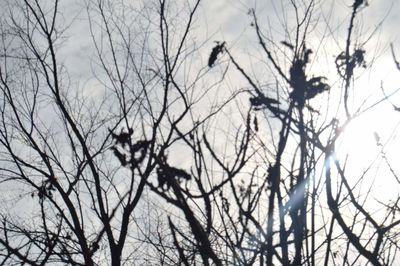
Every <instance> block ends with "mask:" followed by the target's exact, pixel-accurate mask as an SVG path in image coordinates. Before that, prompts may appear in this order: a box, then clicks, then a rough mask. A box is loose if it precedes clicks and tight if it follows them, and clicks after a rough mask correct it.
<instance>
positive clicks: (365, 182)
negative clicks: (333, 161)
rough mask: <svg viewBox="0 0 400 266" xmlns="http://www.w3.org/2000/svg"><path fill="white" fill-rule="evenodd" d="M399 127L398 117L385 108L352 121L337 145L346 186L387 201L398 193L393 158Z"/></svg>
mask: <svg viewBox="0 0 400 266" xmlns="http://www.w3.org/2000/svg"><path fill="white" fill-rule="evenodd" d="M399 127H400V116H399V114H398V113H396V112H393V108H392V107H391V106H390V107H389V108H388V106H386V107H383V108H382V109H380V110H372V111H370V112H367V113H365V114H362V115H360V116H359V117H356V118H354V119H352V121H351V122H350V123H349V124H348V126H347V127H346V128H345V129H344V131H343V132H342V136H341V137H340V138H339V140H338V142H337V146H336V152H337V158H338V159H339V161H340V162H341V164H342V165H344V167H345V170H346V179H347V181H348V182H349V184H350V185H354V186H357V187H360V188H361V187H362V189H360V190H359V191H360V192H361V193H365V194H366V193H368V195H370V196H371V197H373V198H374V199H376V200H384V199H385V200H390V199H392V198H393V197H394V196H396V197H397V195H398V194H399V193H400V189H399V181H398V177H397V176H396V175H395V173H399V171H400V167H398V166H397V165H398V163H397V160H398V158H397V157H395V154H396V152H398V147H400V138H398V137H397V135H396V132H398V129H399Z"/></svg>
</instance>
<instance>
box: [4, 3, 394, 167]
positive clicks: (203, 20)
mask: <svg viewBox="0 0 400 266" xmlns="http://www.w3.org/2000/svg"><path fill="white" fill-rule="evenodd" d="M51 2H52V0H49V3H51ZM126 2H129V1H127V0H126ZM288 2H289V1H280V0H203V2H202V4H201V6H200V10H199V13H198V17H197V18H196V21H195V23H196V24H195V25H196V27H197V28H196V30H197V31H198V32H199V33H200V34H199V35H200V37H199V38H198V39H199V41H200V42H202V41H203V40H202V38H203V39H204V40H206V43H205V44H204V46H203V47H201V50H200V52H201V53H202V57H203V61H204V62H206V60H207V57H208V55H209V52H210V51H211V48H212V47H213V46H214V45H215V43H214V41H226V42H227V46H228V47H229V49H230V50H231V51H233V53H234V54H235V56H236V57H237V58H239V59H240V60H242V62H243V64H244V65H245V66H247V67H249V68H251V67H252V64H253V63H254V65H255V66H259V65H260V61H262V60H263V59H264V58H263V57H261V56H262V55H260V53H259V46H258V41H257V39H256V35H255V33H254V28H253V27H252V26H251V22H252V19H251V17H250V16H249V14H248V11H249V10H250V9H252V8H254V9H255V12H256V14H257V16H258V18H259V21H260V25H262V26H264V27H265V28H266V29H270V32H269V33H270V34H271V36H272V37H273V38H274V40H275V41H276V42H277V43H279V42H280V41H283V40H287V38H288V36H287V34H284V31H283V28H284V26H282V25H281V23H282V21H289V22H290V21H291V20H292V19H293V15H294V14H293V12H292V11H291V9H289V8H288ZM297 2H298V3H300V2H301V1H297ZM317 2H318V3H320V5H319V7H318V8H319V9H318V10H316V13H318V14H319V16H317V17H316V18H315V19H316V21H318V22H319V23H317V25H318V26H317V27H316V28H315V29H314V30H313V31H312V32H311V33H310V36H311V38H310V40H311V43H310V46H312V47H313V49H318V51H320V52H323V53H326V55H327V56H326V57H325V58H326V59H327V60H330V61H331V62H334V57H335V55H337V54H338V53H339V52H340V51H341V49H343V47H344V44H345V37H346V34H345V33H346V30H347V27H348V21H349V14H350V12H351V5H352V3H353V1H350V0H320V1H317ZM7 3H13V1H11V0H0V13H2V12H3V14H4V12H5V10H6V9H5V8H4V6H6V5H7ZM14 3H15V2H14ZM135 3H136V2H135ZM60 10H62V11H63V12H62V14H61V16H60V20H61V21H65V22H66V23H68V24H69V23H70V26H69V28H68V30H67V31H66V39H65V40H64V41H63V46H62V48H61V49H60V54H59V56H60V59H61V61H64V63H65V66H66V68H67V69H68V71H69V74H70V77H71V81H73V83H72V84H71V85H72V86H75V87H82V88H84V90H85V91H86V93H88V94H92V93H93V94H95V92H96V89H97V87H98V86H101V85H100V84H99V82H98V81H97V80H96V78H95V77H94V74H93V71H94V70H96V63H95V60H94V57H95V54H94V49H93V43H92V40H91V37H90V34H89V30H90V29H89V25H88V20H87V12H86V7H85V5H84V1H78V0H68V1H67V0H64V1H63V0H61V6H60ZM359 15H360V17H359V20H358V24H357V27H356V33H357V34H358V36H360V40H368V42H367V43H366V46H367V47H368V49H369V50H368V51H373V52H372V53H370V54H368V55H367V62H371V63H372V62H374V64H375V66H376V67H375V68H374V70H373V72H372V73H371V72H368V71H366V73H364V75H363V76H362V77H361V78H360V79H359V80H358V81H357V82H358V84H359V85H358V86H359V87H358V88H357V89H358V90H365V93H363V94H362V95H363V96H362V97H361V98H360V99H356V100H360V101H361V102H362V101H364V100H366V101H373V100H374V99H376V97H379V95H381V91H380V86H381V83H382V82H383V84H384V87H385V89H387V92H390V91H393V90H395V89H397V88H398V87H399V86H398V84H400V83H399V81H400V73H399V71H398V70H396V68H395V65H394V63H393V59H392V57H391V54H390V51H389V44H390V43H392V44H393V46H394V48H395V50H396V51H397V53H398V57H399V59H400V32H399V31H398V28H399V27H398V26H399V25H400V1H396V0H369V1H368V6H366V7H363V8H362V10H361V11H360V14H359ZM381 23H382V25H381V26H380V27H379V28H378V29H377V30H375V28H376V27H377V26H379V25H380V24H381ZM327 25H329V27H327ZM289 27H290V24H289ZM291 33H292V32H291ZM372 33H373V37H372V38H371V39H369V38H368V36H369V35H370V34H372ZM325 35H327V36H328V37H325V38H324V40H323V42H321V39H320V38H322V36H325ZM324 64H325V62H323V61H319V62H316V63H315V70H317V71H324V72H323V74H324V75H326V76H329V75H330V73H329V72H333V71H334V69H333V70H332V68H329V67H327V68H326V69H324V68H323V67H321V66H326V65H324ZM254 68H255V69H252V70H253V71H255V73H257V71H260V69H262V68H257V67H254ZM259 74H260V75H266V74H265V73H264V72H262V71H261V72H260V73H259ZM229 78H230V79H231V80H230V84H231V86H232V87H233V88H232V89H235V88H237V87H240V86H241V85H243V83H242V82H243V80H241V79H239V78H238V77H237V76H236V77H235V76H230V77H229ZM263 78H264V77H263ZM266 79H267V78H266ZM371 95H372V96H373V97H370V96H371ZM371 99H372V100H371ZM396 100H398V101H397V102H398V105H399V106H400V97H397V98H394V99H393V102H394V103H396ZM358 103H360V102H358ZM391 108H392V107H391V106H390V105H386V106H384V107H383V108H382V109H377V110H376V111H373V112H370V113H368V116H366V117H363V118H361V119H360V121H362V122H357V123H355V125H356V126H353V127H352V129H351V130H350V129H349V131H348V133H347V137H346V139H344V140H343V143H344V144H343V146H344V147H347V148H346V149H344V150H343V152H348V151H349V150H350V149H352V150H356V151H359V152H358V153H357V154H354V158H355V160H358V161H359V162H358V163H357V164H358V165H359V168H360V169H361V170H362V169H363V168H364V165H365V164H368V163H370V162H371V160H373V159H374V158H373V155H374V154H376V152H377V151H378V150H379V147H376V143H374V139H373V133H374V132H377V133H378V134H379V135H380V136H382V138H389V139H391V142H390V143H391V144H393V143H398V142H397V139H396V134H395V133H393V132H394V131H395V130H396V128H397V126H398V124H397V122H398V117H386V116H385V115H383V113H385V112H388V111H390V110H391ZM382 116H385V118H386V119H382ZM371 126H372V127H371ZM393 134H394V135H393ZM360 136H362V138H361V137H360ZM366 142H368V143H369V145H367V146H366V145H365V143H366ZM354 145H356V146H354ZM349 147H350V148H349ZM393 147H394V145H391V147H390V145H389V147H388V148H387V149H388V152H389V153H395V152H396V150H394V148H393ZM360 169H357V170H360ZM399 170H400V169H399Z"/></svg>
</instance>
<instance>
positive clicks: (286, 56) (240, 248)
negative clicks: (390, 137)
mask: <svg viewBox="0 0 400 266" xmlns="http://www.w3.org/2000/svg"><path fill="white" fill-rule="evenodd" d="M285 4H288V5H285V8H288V7H290V12H291V14H293V16H292V17H290V18H288V19H287V21H285V20H284V19H283V20H282V21H284V23H283V29H282V31H283V32H284V36H285V38H284V39H283V40H282V39H277V37H276V36H275V35H274V34H273V33H272V32H271V31H269V30H270V29H271V28H269V26H267V27H263V26H262V25H268V24H267V23H265V24H264V23H261V21H260V19H259V16H258V15H257V10H250V11H249V15H250V18H251V26H252V31H253V33H254V34H255V35H254V36H255V38H256V41H257V42H258V43H259V51H261V54H262V57H263V58H264V59H263V60H262V65H263V66H264V67H265V66H267V67H266V68H267V69H266V72H268V75H267V79H268V81H265V80H264V77H260V76H259V75H258V74H259V73H258V72H257V71H254V72H252V71H250V70H249V69H248V66H247V65H246V63H245V62H243V61H241V60H239V59H238V58H239V55H238V52H237V51H236V50H235V47H234V46H229V40H224V41H219V42H217V43H216V44H214V46H213V47H209V46H206V45H205V44H206V43H207V41H209V40H208V39H207V36H206V37H205V38H204V39H205V40H204V42H199V41H198V39H199V38H200V37H199V36H203V35H202V34H204V33H202V31H201V30H198V28H196V25H197V24H196V20H197V18H198V17H197V15H196V14H197V12H198V11H199V8H200V0H193V1H175V2H173V1H167V0H157V1H146V2H142V3H126V2H125V1H106V0H92V1H88V2H87V3H86V6H85V7H86V14H87V18H88V25H89V32H88V37H90V38H91V40H92V41H93V50H92V51H93V53H94V55H95V56H94V57H93V58H92V61H91V63H92V69H93V72H94V74H95V76H96V81H95V84H96V88H91V87H89V86H74V84H75V83H74V81H73V79H74V78H75V77H74V76H72V75H71V74H70V71H71V69H69V66H68V65H67V64H66V63H65V62H64V58H63V56H62V52H63V45H64V44H65V37H66V36H67V34H68V29H69V28H68V26H65V25H69V22H68V21H63V20H65V18H64V17H62V16H61V13H62V12H61V11H62V10H63V8H65V6H64V5H63V2H62V1H54V2H51V1H48V2H46V1H44V2H41V1H37V0H24V1H22V2H19V3H14V4H12V5H11V4H10V5H9V8H8V13H7V14H8V17H7V18H5V19H3V20H2V21H1V33H2V34H1V41H2V42H1V46H0V48H1V52H0V58H1V62H0V88H1V108H0V111H1V116H2V119H1V126H0V143H1V146H0V147H1V149H0V151H1V155H0V160H1V165H0V169H1V184H2V188H4V190H7V191H8V192H6V193H4V195H3V196H2V198H3V200H4V201H5V206H6V207H8V208H12V210H8V211H6V210H5V211H2V212H1V214H2V219H1V226H0V229H1V231H2V232H1V234H0V259H1V262H2V265H8V264H18V263H21V264H29V265H45V264H71V265H109V264H111V265H121V264H128V265H131V264H133V265H135V264H138V265H143V264H146V265H154V264H160V265H199V264H202V265H253V264H259V265H280V264H282V265H303V264H304V265H322V264H324V265H330V264H337V263H342V264H356V263H364V264H366V263H370V264H372V265H390V264H393V263H394V262H395V260H396V258H397V252H398V242H397V235H398V233H397V231H396V230H397V228H398V224H399V223H400V222H399V220H398V218H396V212H397V211H398V199H393V201H389V202H383V201H379V200H378V201H376V203H377V204H378V205H369V204H370V203H369V201H368V197H371V195H372V194H373V189H372V187H371V184H369V183H368V182H365V181H364V178H366V176H370V175H371V174H372V171H374V170H376V169H378V170H379V169H380V168H379V167H380V165H377V166H375V165H374V162H372V163H371V165H370V167H369V168H368V169H367V170H365V171H363V172H362V173H361V174H360V176H359V177H358V178H353V176H354V175H355V173H354V171H352V170H351V168H350V169H349V167H348V166H347V165H348V164H347V163H348V161H347V159H346V158H347V157H346V156H343V157H342V154H341V153H340V152H338V151H337V146H338V145H339V144H340V141H341V140H342V139H343V138H344V137H343V136H344V135H345V134H346V129H347V128H348V127H349V126H351V124H352V123H353V121H355V120H357V119H358V118H359V117H361V116H364V115H368V112H369V111H371V110H373V109H374V108H377V107H378V106H380V105H383V104H386V103H388V102H390V103H392V104H393V105H394V107H395V108H394V109H395V110H397V109H398V108H397V107H396V103H395V102H392V100H391V99H392V98H391V97H392V96H393V95H394V94H395V93H396V92H397V91H394V92H393V91H392V92H388V93H387V92H386V90H385V89H384V88H382V94H381V96H380V97H381V98H379V99H377V100H374V101H373V102H368V103H360V104H359V105H358V106H355V105H354V102H355V101H354V99H355V98H357V97H358V96H357V94H356V93H357V91H356V83H357V75H358V73H360V71H361V70H363V69H364V68H372V67H373V65H372V64H368V62H367V58H368V55H369V54H368V50H367V49H366V48H365V47H364V46H366V45H367V44H368V41H369V40H370V36H367V38H366V40H363V39H362V38H363V36H362V35H361V34H358V35H355V33H354V31H355V28H357V21H358V20H357V18H358V14H359V13H360V12H363V11H364V9H365V8H367V6H366V2H364V1H358V0H356V1H354V2H352V3H350V5H349V7H348V12H349V17H348V21H349V22H348V26H347V27H346V29H345V30H344V31H343V32H342V34H341V35H343V36H344V37H343V40H344V41H343V43H340V41H338V43H339V44H338V47H339V52H338V53H335V52H332V51H329V50H328V51H326V50H325V51H323V52H321V51H320V50H321V49H320V48H321V45H320V44H321V43H322V42H323V41H324V40H325V39H327V38H328V37H327V36H328V35H329V36H331V35H332V34H333V33H332V32H330V31H329V30H328V29H331V27H330V25H329V23H328V22H327V21H325V22H324V23H322V22H320V21H318V20H317V19H316V18H318V17H323V11H322V9H321V8H322V3H319V2H317V1H313V0H310V1H287V3H286V2H285ZM287 12H289V11H287ZM320 27H322V28H323V29H325V30H326V31H327V32H329V33H328V34H325V35H323V36H322V37H321V40H319V39H318V43H319V45H318V44H315V43H314V42H313V41H312V38H311V37H310V35H311V32H312V30H313V29H316V28H318V29H319V28H320ZM279 38H280V37H279ZM204 51H206V53H207V57H206V59H207V60H203V58H204V57H205V56H204ZM392 51H393V57H394V61H395V63H397V59H396V57H395V52H394V48H392ZM324 52H332V53H333V54H331V55H330V56H328V57H327V56H326V54H325V53H324ZM201 54H203V57H202V56H201ZM320 58H324V59H326V60H330V61H331V62H330V63H331V65H333V66H334V70H335V72H336V74H335V75H330V76H328V75H327V74H326V72H324V73H323V72H322V71H323V70H322V69H319V68H317V67H314V65H315V64H317V63H316V62H318V60H319V59H320ZM397 65H398V64H397ZM260 69H261V68H260ZM229 74H233V75H236V76H237V75H238V74H239V76H240V77H241V78H242V81H243V84H244V85H243V87H244V89H240V90H237V91H234V92H229V91H228V90H226V93H225V94H223V93H222V92H221V88H223V87H225V86H227V84H225V83H224V80H226V77H227V75H229ZM265 84H267V85H265ZM272 84H273V85H272ZM221 94H222V95H221ZM338 95H340V96H338ZM243 100H244V101H245V103H244V104H243V102H241V101H243ZM375 138H376V144H377V147H379V151H378V152H377V154H376V156H377V158H379V160H380V162H381V163H383V164H384V165H385V167H386V168H387V170H389V171H386V172H385V174H389V175H390V178H391V179H392V180H393V181H394V182H395V184H397V185H398V182H399V179H398V177H397V174H396V169H395V167H393V163H392V161H391V160H392V158H391V157H390V156H388V154H387V150H386V148H385V145H384V144H383V142H382V141H383V140H382V139H381V138H380V136H379V135H378V134H376V135H375ZM377 160H378V159H377ZM349 164H350V163H349ZM366 183H367V184H366ZM368 185H370V187H369V188H368V189H367V190H363V189H364V188H365V186H368ZM376 206H378V208H380V209H382V210H384V211H385V213H384V215H382V212H380V213H373V212H374V211H375V210H376Z"/></svg>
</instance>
